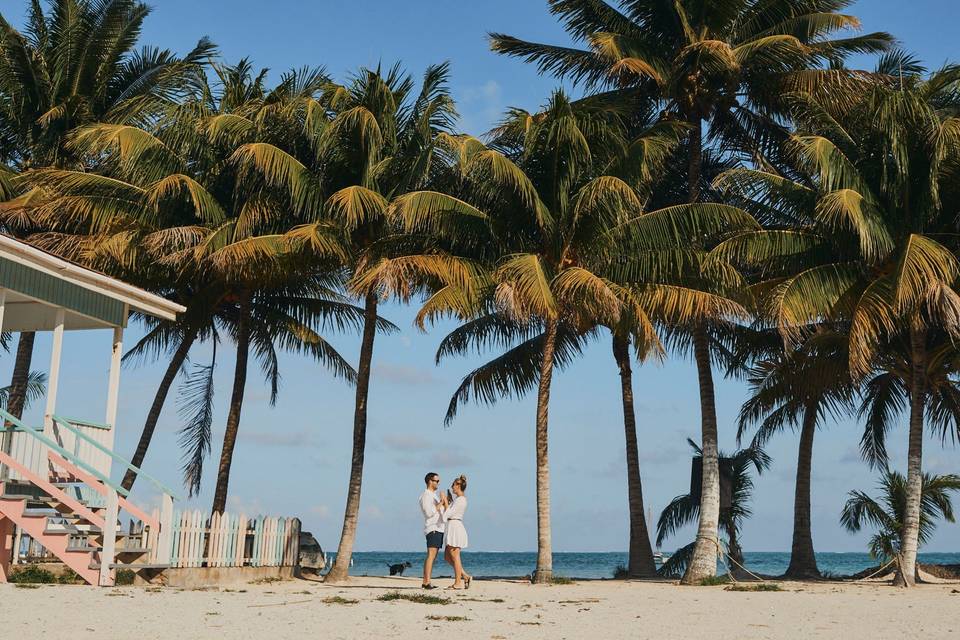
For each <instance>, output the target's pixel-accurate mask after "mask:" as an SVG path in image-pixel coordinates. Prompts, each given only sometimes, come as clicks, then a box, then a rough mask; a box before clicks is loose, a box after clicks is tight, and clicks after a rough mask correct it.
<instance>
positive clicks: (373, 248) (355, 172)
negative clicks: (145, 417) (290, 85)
mask: <svg viewBox="0 0 960 640" xmlns="http://www.w3.org/2000/svg"><path fill="white" fill-rule="evenodd" d="M447 76H448V65H447V64H441V65H436V66H431V67H429V68H428V69H427V71H426V72H425V73H424V76H423V82H422V84H421V86H420V90H419V92H415V89H416V87H415V83H414V82H413V80H412V78H411V77H410V76H409V75H406V74H404V73H403V72H402V70H401V68H400V67H399V65H395V66H394V67H392V68H391V69H389V70H386V71H383V70H381V69H380V68H377V69H375V70H371V69H361V70H360V71H359V72H358V73H357V75H356V76H355V77H353V78H352V80H351V81H350V82H348V83H347V84H345V85H338V84H333V83H329V84H328V85H327V86H326V88H325V90H324V92H323V95H322V96H321V97H320V99H319V100H317V101H313V102H311V103H310V104H309V105H308V107H307V112H306V114H307V115H306V122H305V126H304V127H303V128H302V131H303V133H304V135H303V138H302V140H301V142H298V143H296V144H287V145H283V144H265V143H259V144H248V145H245V146H244V147H242V148H241V149H239V150H238V152H237V154H236V159H237V161H238V162H239V163H240V164H241V165H243V166H245V167H247V170H248V171H250V173H251V174H256V175H258V176H261V177H262V179H263V180H265V181H266V182H267V183H268V184H270V185H273V186H275V187H279V188H281V189H282V190H285V192H286V193H287V194H288V197H289V199H290V202H291V206H293V207H294V208H295V209H297V210H298V211H300V212H302V213H303V215H304V216H306V218H307V220H308V221H309V223H308V224H305V225H303V226H301V227H300V228H297V229H294V230H292V231H291V232H290V233H289V234H288V236H287V237H288V239H289V240H290V241H291V242H293V243H294V244H296V245H299V246H301V247H302V248H303V250H304V252H305V253H307V254H310V253H311V252H317V253H318V254H319V257H321V258H323V257H324V251H325V249H324V247H325V246H326V243H327V242H328V240H327V236H328V235H329V229H330V228H331V227H332V228H334V229H338V230H342V231H343V232H345V234H346V246H347V249H348V255H349V259H348V260H346V261H345V262H344V263H343V266H344V267H345V269H346V271H347V274H348V276H349V278H350V281H349V283H348V289H349V291H350V292H351V293H352V294H353V295H355V296H356V297H358V298H359V299H360V300H362V302H363V309H364V322H363V334H362V335H363V337H362V340H361V344H360V359H359V366H358V367H357V389H356V398H355V406H354V422H353V455H352V460H351V465H350V481H349V484H348V488H347V502H346V507H345V509H344V520H343V530H342V533H341V536H340V544H339V547H338V550H337V556H336V560H335V561H334V565H333V567H332V568H331V570H330V572H329V573H328V574H327V576H326V578H325V579H326V581H328V582H331V583H333V582H338V581H342V580H345V579H346V578H347V577H348V573H349V567H350V559H351V557H352V553H353V546H354V541H355V539H356V531H357V521H358V517H359V513H360V494H361V488H362V482H363V462H364V453H365V449H366V438H367V435H366V434H367V408H368V403H369V385H370V373H371V368H372V361H373V351H374V341H375V337H376V334H377V331H378V329H380V330H383V329H385V328H387V325H385V324H384V323H382V322H381V321H379V320H378V315H377V314H378V309H379V305H380V302H381V300H382V299H383V298H386V297H389V296H396V297H397V298H399V299H400V300H407V299H409V298H410V296H412V295H414V294H415V293H416V292H417V291H418V290H419V287H420V286H421V285H422V282H423V279H424V278H427V279H429V278H435V277H438V276H443V275H444V274H445V273H446V272H447V271H448V270H450V269H451V268H452V263H451V262H450V261H449V260H447V259H446V258H444V257H443V256H442V255H439V254H436V253H430V252H429V251H427V250H426V247H425V244H424V240H423V239H420V238H412V237H411V236H408V235H406V234H404V233H402V230H401V228H400V225H398V224H397V223H396V220H395V219H394V217H393V216H392V215H391V213H390V204H391V202H392V201H393V200H395V199H396V198H398V197H402V196H403V194H406V193H408V192H410V191H412V190H414V189H419V188H423V187H425V186H428V185H429V184H430V181H431V171H432V158H433V155H434V152H435V150H436V144H437V139H438V137H439V136H440V135H441V134H442V133H445V132H448V131H450V129H451V127H452V125H453V119H454V118H455V116H456V112H455V110H454V106H453V100H452V98H451V97H450V92H449V89H448V86H447Z"/></svg>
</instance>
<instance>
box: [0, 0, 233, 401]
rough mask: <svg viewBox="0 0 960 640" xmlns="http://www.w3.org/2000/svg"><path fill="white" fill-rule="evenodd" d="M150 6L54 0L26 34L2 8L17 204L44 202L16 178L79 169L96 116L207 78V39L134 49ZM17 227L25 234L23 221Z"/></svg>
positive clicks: (3, 101)
mask: <svg viewBox="0 0 960 640" xmlns="http://www.w3.org/2000/svg"><path fill="white" fill-rule="evenodd" d="M149 13H150V9H149V7H148V6H147V5H145V4H142V3H140V2H136V1H134V0H114V1H112V2H91V1H89V0H53V1H52V2H51V3H50V7H49V9H48V11H47V12H46V13H44V10H43V7H42V5H41V3H40V2H37V1H32V2H30V3H28V6H27V17H26V26H25V28H24V30H23V32H22V33H21V32H20V31H17V30H16V29H14V28H13V27H12V26H11V24H10V23H9V22H8V21H7V19H6V18H5V17H4V16H3V15H2V14H0V162H2V164H3V165H4V167H5V171H4V172H5V173H7V175H6V176H5V182H6V183H7V185H8V186H10V187H12V188H10V189H3V191H6V192H7V193H6V194H5V195H6V196H7V197H5V198H4V199H5V200H8V202H7V203H6V208H7V209H13V210H14V211H17V210H19V209H22V208H24V207H27V208H29V206H30V205H31V204H32V203H33V202H34V198H32V197H31V196H32V195H34V194H29V193H23V192H22V189H21V188H20V187H19V185H18V184H17V183H16V181H15V180H14V179H13V176H15V175H16V174H19V173H22V172H24V171H27V170H29V169H32V168H38V167H59V168H68V167H77V166H78V163H79V158H78V157H77V156H76V155H75V154H74V153H72V152H71V151H70V150H69V148H68V146H67V140H68V137H69V134H70V132H71V131H73V130H75V129H76V128H77V127H80V126H83V125H84V124H88V123H91V122H112V123H127V124H137V123H141V122H146V121H148V120H149V119H150V118H151V117H152V116H153V115H155V114H156V112H157V110H158V109H161V108H163V107H164V106H167V105H169V104H172V103H174V102H175V101H176V100H177V99H179V98H180V97H181V96H182V95H183V94H184V91H185V90H187V89H189V88H190V87H191V86H192V85H193V84H194V83H196V82H197V81H198V79H199V78H200V77H202V73H203V72H202V65H203V64H204V62H205V61H206V59H207V58H208V57H209V56H210V55H212V54H213V53H214V46H213V44H212V43H210V42H209V41H208V40H206V39H202V40H200V42H199V43H198V44H197V46H196V47H195V48H194V49H193V50H192V51H190V52H189V53H188V54H187V55H186V56H184V57H182V58H181V57H178V56H176V55H175V54H174V53H172V52H171V51H169V50H161V49H156V48H152V47H144V48H143V49H141V50H140V51H135V50H134V45H135V44H136V42H137V40H138V39H139V36H140V33H141V30H142V27H143V22H144V20H145V19H146V17H147V15H148V14H149ZM7 226H8V229H7V230H8V231H11V232H14V233H17V234H22V232H24V231H29V229H27V230H23V229H19V228H18V227H17V226H16V225H13V226H11V225H9V221H8V225H7ZM33 342H34V334H33V333H32V332H24V333H22V334H20V341H19V344H18V346H17V355H16V358H15V360H14V370H13V377H12V380H11V384H10V386H11V392H10V398H9V404H8V409H9V411H10V413H11V414H12V415H14V416H16V417H20V416H21V414H22V412H23V406H24V401H25V399H26V395H25V394H26V390H27V385H28V383H27V380H28V374H29V371H30V364H31V359H32V356H33Z"/></svg>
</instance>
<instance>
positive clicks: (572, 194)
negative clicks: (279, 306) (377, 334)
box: [398, 92, 753, 583]
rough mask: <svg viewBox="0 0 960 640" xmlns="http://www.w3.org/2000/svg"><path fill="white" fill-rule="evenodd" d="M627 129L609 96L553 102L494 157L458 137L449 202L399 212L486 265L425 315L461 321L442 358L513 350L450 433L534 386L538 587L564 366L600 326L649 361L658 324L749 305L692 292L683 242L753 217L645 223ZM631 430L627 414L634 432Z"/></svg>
mask: <svg viewBox="0 0 960 640" xmlns="http://www.w3.org/2000/svg"><path fill="white" fill-rule="evenodd" d="M626 131H627V128H626V127H624V125H623V123H622V121H621V120H620V118H619V114H618V112H617V111H616V110H615V109H611V108H610V107H609V105H608V104H607V103H606V102H605V101H604V100H603V99H602V98H597V99H593V98H587V99H584V100H580V101H576V102H572V101H571V100H570V99H569V98H567V96H566V95H565V94H564V93H562V92H556V93H555V94H554V95H553V96H552V98H551V99H550V101H549V103H548V104H547V105H546V106H545V107H544V109H543V111H541V112H539V113H527V112H525V111H522V110H518V109H514V110H512V111H511V112H510V113H509V114H508V115H507V117H506V119H505V120H504V122H503V123H502V124H501V126H499V127H498V128H497V129H496V130H495V131H494V132H493V139H492V144H491V145H490V146H489V147H488V146H487V145H484V144H483V143H481V142H480V141H478V140H476V139H473V138H460V139H458V140H457V141H456V144H455V145H454V152H453V153H451V154H450V157H451V172H452V173H453V174H454V175H455V176H456V179H455V180H454V184H452V185H451V189H450V190H449V192H448V193H447V194H441V193H436V192H423V193H415V194H411V196H409V197H406V198H403V199H401V202H400V203H398V208H399V211H400V214H401V215H402V216H403V217H404V219H406V220H411V221H414V222H415V223H416V224H423V221H425V220H426V221H432V222H433V226H432V228H433V231H434V233H436V234H438V235H440V236H446V237H450V236H458V235H460V234H461V233H463V230H464V229H466V230H468V233H469V236H468V238H467V239H466V240H464V239H461V238H457V237H453V238H450V239H451V242H452V243H453V245H454V246H456V245H457V244H458V241H459V242H462V243H463V244H464V245H466V249H467V250H468V255H470V256H471V257H472V258H473V259H475V260H476V261H477V262H478V263H480V264H484V265H486V269H485V272H484V273H483V274H482V275H480V276H479V277H477V278H476V279H474V280H473V281H471V282H469V283H467V284H466V286H464V285H449V286H446V287H443V288H441V289H440V290H439V291H438V292H436V293H435V294H434V295H432V296H431V297H430V298H429V299H428V300H427V302H426V303H425V305H424V308H423V309H422V310H421V312H420V316H419V320H420V322H421V323H424V322H427V321H431V320H433V319H435V318H437V317H441V316H445V315H453V316H455V317H457V318H458V319H460V320H462V321H463V322H464V324H463V325H462V326H461V327H460V328H458V329H456V330H455V331H454V332H453V333H451V334H450V335H449V336H447V337H446V338H445V339H444V340H443V342H442V343H441V345H440V348H439V351H438V359H441V358H443V357H446V356H448V355H452V354H463V353H466V352H469V351H471V350H473V349H474V348H476V349H478V350H481V351H483V350H485V349H487V348H489V347H501V348H504V349H505V350H506V351H505V352H504V353H503V354H502V355H501V356H499V357H497V358H495V359H494V360H492V361H490V362H489V363H487V364H486V365H483V366H481V367H480V368H478V369H476V370H474V371H473V372H471V373H469V374H468V375H467V376H466V377H465V378H464V379H463V381H462V383H461V385H460V387H459V388H458V389H457V391H456V392H455V393H454V396H453V398H452V399H451V402H450V405H449V409H448V412H447V422H450V421H451V420H452V419H453V418H454V417H455V415H456V413H457V410H458V408H459V406H460V405H461V404H463V403H465V402H468V401H470V400H471V399H477V400H479V401H481V402H485V403H492V402H495V401H496V400H497V399H498V398H499V397H504V396H519V395H524V394H525V393H527V392H530V391H533V390H534V389H536V393H537V403H536V404H537V410H536V421H535V429H534V432H535V442H536V477H537V491H536V495H537V549H538V553H537V568H536V573H535V581H536V582H540V583H546V582H550V581H551V580H552V566H553V565H552V545H551V529H550V469H549V458H548V433H549V430H548V424H549V403H550V390H551V382H552V377H553V373H554V370H555V369H560V368H563V367H565V366H567V365H568V364H569V363H570V362H571V361H572V360H573V359H574V358H575V357H576V356H577V355H578V354H579V353H580V352H581V350H582V349H583V347H584V346H585V344H586V342H587V341H588V340H589V339H590V338H591V337H592V335H593V334H594V332H595V331H596V328H597V327H599V326H607V327H616V329H615V330H616V331H617V332H618V333H619V334H620V335H621V336H623V335H624V334H629V335H631V336H632V338H633V339H634V340H635V343H636V344H637V345H638V346H640V348H641V351H642V352H643V353H652V352H656V351H658V350H660V349H661V346H660V342H659V338H658V337H657V334H656V330H655V328H654V324H653V323H654V320H653V318H657V319H658V320H659V319H660V318H667V317H674V318H677V319H679V318H680V317H681V316H684V317H685V316H686V315H688V314H691V313H696V312H698V310H699V309H700V308H701V307H703V306H710V305H715V306H717V307H725V308H726V309H727V310H728V311H730V310H734V309H739V308H740V307H738V306H737V305H736V304H734V303H732V302H730V301H729V300H727V299H726V298H724V297H723V295H721V294H718V293H717V292H715V291H714V292H711V291H706V290H697V289H695V288H693V287H692V286H691V285H690V283H691V282H692V281H693V280H697V279H699V278H700V276H701V275H702V271H701V267H704V263H703V257H704V256H703V254H702V252H697V251H696V250H686V249H685V248H683V247H682V246H681V244H680V236H679V235H678V234H682V233H684V232H691V233H692V232H694V230H696V232H698V233H701V234H704V235H710V234H717V233H720V232H721V231H724V230H726V229H728V228H737V227H741V228H742V227H751V226H752V222H753V221H752V218H750V217H749V216H748V215H747V214H745V213H744V212H742V211H740V210H738V209H734V208H732V207H725V206H723V205H695V206H693V207H691V208H688V207H679V208H667V209H663V210H658V211H654V212H650V213H646V214H644V213H643V202H642V200H641V198H640V197H639V195H638V193H637V191H636V190H635V189H634V187H632V186H631V185H630V183H629V182H628V181H626V180H625V179H623V178H620V177H617V174H618V173H619V172H620V170H621V163H622V162H624V160H625V158H630V157H631V154H630V152H629V151H628V150H629V149H633V148H634V147H633V146H631V145H630V144H629V141H628V140H627V139H626V138H625V133H626ZM650 135H651V137H653V136H658V135H662V134H660V133H650ZM668 137H670V135H668ZM673 139H674V140H675V136H673ZM650 141H651V140H648V142H650ZM637 146H638V147H640V148H643V147H644V146H645V145H643V144H639V145H637ZM633 160H634V161H637V162H640V160H639V159H638V158H633ZM478 226H484V227H485V230H483V229H481V230H480V231H478V230H477V227H478ZM476 238H481V239H482V240H480V241H477V240H476ZM471 247H473V248H474V251H473V252H469V249H470V248H471ZM461 248H462V247H461ZM722 271H723V270H722V269H717V272H718V273H719V272H722ZM726 275H727V276H730V275H731V274H729V273H727V274H726ZM684 277H686V278H687V280H684V279H683V278H684ZM725 284H728V285H729V283H728V282H727V283H725ZM628 317H629V320H627V318H628ZM621 321H623V322H622V323H621ZM629 419H630V416H629V414H627V415H625V424H629Z"/></svg>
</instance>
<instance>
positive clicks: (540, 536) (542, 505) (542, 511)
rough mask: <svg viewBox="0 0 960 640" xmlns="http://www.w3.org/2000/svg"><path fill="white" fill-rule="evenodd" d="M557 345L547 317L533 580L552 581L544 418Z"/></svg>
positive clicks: (539, 417) (539, 405)
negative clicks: (535, 556) (535, 555)
mask: <svg viewBox="0 0 960 640" xmlns="http://www.w3.org/2000/svg"><path fill="white" fill-rule="evenodd" d="M556 346H557V321H556V320H552V319H551V320H547V326H546V331H545V332H544V334H543V360H542V361H541V363H540V385H539V388H538V389H537V435H536V449H537V570H536V572H535V573H534V574H533V581H534V582H535V583H536V584H550V583H551V582H553V543H552V541H551V538H550V459H549V450H548V446H547V444H548V440H547V435H548V429H547V426H548V418H549V412H550V381H551V379H552V378H553V356H554V350H555V349H556Z"/></svg>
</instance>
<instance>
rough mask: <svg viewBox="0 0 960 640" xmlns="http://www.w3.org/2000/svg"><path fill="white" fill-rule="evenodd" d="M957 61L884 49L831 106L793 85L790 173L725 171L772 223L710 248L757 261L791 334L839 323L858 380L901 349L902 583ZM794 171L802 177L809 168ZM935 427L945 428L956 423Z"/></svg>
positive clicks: (940, 277)
mask: <svg viewBox="0 0 960 640" xmlns="http://www.w3.org/2000/svg"><path fill="white" fill-rule="evenodd" d="M958 80H960V68H957V67H947V68H945V69H943V70H941V71H939V72H936V73H933V74H930V75H929V76H927V75H925V72H924V70H923V68H922V67H921V66H920V65H918V64H917V63H916V61H915V60H913V59H912V58H910V57H909V56H906V55H905V54H901V53H894V54H891V55H889V56H887V57H885V58H884V59H883V60H882V61H881V63H880V66H879V67H878V70H877V74H876V81H875V82H874V83H873V84H872V85H871V87H870V88H869V90H866V91H864V92H863V93H862V94H861V95H860V96H859V99H858V100H857V101H856V102H853V103H848V104H844V105H843V106H842V107H840V106H837V105H835V104H832V103H829V102H823V101H819V100H817V99H816V98H815V97H811V96H809V95H797V96H794V101H795V115H796V116H797V118H798V120H799V123H800V125H799V126H800V133H799V134H798V135H796V136H795V137H794V138H793V140H792V143H791V145H790V147H791V154H793V155H794V158H795V162H796V166H797V167H799V169H800V172H801V177H800V178H798V179H795V180H794V179H791V177H789V176H784V175H780V174H776V173H773V172H769V171H759V170H746V169H741V170H735V171H734V172H731V173H730V174H728V176H727V177H725V178H724V181H725V182H727V184H728V185H731V187H732V188H733V189H735V190H738V191H739V192H740V193H751V194H754V195H755V196H757V194H759V195H758V196H757V199H758V200H759V201H760V203H761V206H762V207H764V208H765V209H766V210H767V212H768V214H769V215H770V216H771V219H772V220H775V221H777V222H775V225H774V226H771V227H770V228H768V229H767V230H764V231H760V232H754V233H749V234H744V235H743V236H741V237H738V238H734V239H732V240H728V241H727V242H725V243H724V244H722V245H720V247H718V248H717V253H718V255H721V256H722V257H724V258H725V259H728V260H731V261H733V262H734V263H736V264H742V265H747V266H748V267H750V268H757V269H761V270H766V271H765V279H766V284H765V285H764V288H765V289H766V290H768V291H769V292H770V297H769V302H768V306H769V309H770V313H771V315H772V317H773V322H775V323H776V325H777V326H778V327H779V328H780V330H781V332H782V333H783V334H784V335H785V336H786V337H787V338H788V340H791V341H794V342H796V341H802V340H803V338H804V336H805V333H806V331H807V329H808V328H809V327H810V326H815V324H816V323H819V322H822V321H824V320H827V321H831V322H836V321H845V322H849V323H850V338H849V340H850V348H849V364H850V370H851V375H852V376H853V378H854V379H855V380H862V379H863V378H865V377H866V376H868V375H869V374H870V373H871V372H872V371H873V370H874V368H875V367H876V366H877V362H878V360H883V358H885V357H887V356H884V355H883V354H884V351H890V350H892V351H894V352H896V351H898V350H899V351H900V353H904V351H903V350H902V345H903V344H904V341H906V344H907V345H909V347H908V349H907V350H906V351H905V353H906V354H907V358H908V362H909V367H910V371H909V375H908V376H906V377H904V378H903V379H905V380H909V384H910V385H911V386H910V389H909V399H910V400H909V403H908V404H909V408H910V436H909V443H910V444H909V451H908V473H907V479H908V483H909V486H910V492H909V497H910V499H909V502H908V510H907V514H908V519H907V523H906V526H905V527H904V535H905V536H906V537H905V539H904V544H903V558H904V563H903V567H902V568H903V571H904V572H905V575H903V576H901V579H900V581H899V583H901V584H905V585H909V584H911V583H912V580H913V575H914V573H915V571H914V565H915V561H916V540H917V526H918V524H917V523H918V518H919V511H918V509H919V505H920V493H919V492H920V480H921V473H922V443H923V429H924V421H925V415H924V407H925V406H926V404H927V396H928V395H929V393H930V387H929V385H928V381H927V378H926V375H925V373H926V370H927V367H928V359H929V357H930V353H931V349H932V348H933V347H934V346H935V345H936V344H938V342H939V341H938V339H937V338H936V337H935V334H937V333H938V332H946V333H947V334H948V335H956V331H957V328H958V324H957V322H958V320H957V318H958V316H957V309H958V308H960V297H958V295H957V293H956V291H955V289H954V287H955V284H956V281H957V277H958V275H960V264H958V261H957V257H956V251H957V249H958V247H957V244H956V238H955V236H954V235H953V232H954V226H955V225H954V220H955V216H956V203H955V201H952V200H950V199H947V200H944V199H943V198H942V197H941V193H943V194H944V195H949V194H951V193H952V192H951V191H949V190H948V189H949V187H948V186H947V185H950V184H951V182H952V181H955V180H956V176H957V171H958V166H960V165H958V161H957V153H958V150H960V144H958V140H960V127H958V126H957V122H958V120H957V117H956V114H957V113H960V108H958V107H960V104H958V102H957V95H958V94H957V92H956V91H955V89H954V87H955V86H956V82H957V81H958ZM802 176H811V177H812V180H810V179H804V178H803V177H802ZM933 426H934V427H935V428H938V429H940V428H948V429H949V430H951V431H952V432H954V433H956V429H957V424H956V423H955V422H952V423H949V424H945V423H943V422H940V423H938V424H936V425H933Z"/></svg>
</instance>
